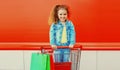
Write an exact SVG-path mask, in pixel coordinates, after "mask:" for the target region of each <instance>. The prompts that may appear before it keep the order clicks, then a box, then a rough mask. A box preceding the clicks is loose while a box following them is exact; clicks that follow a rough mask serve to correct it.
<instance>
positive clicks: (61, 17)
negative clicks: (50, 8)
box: [58, 9, 68, 22]
mask: <svg viewBox="0 0 120 70" xmlns="http://www.w3.org/2000/svg"><path fill="white" fill-rule="evenodd" d="M67 15H68V14H67V11H66V10H65V9H60V10H59V11H58V19H59V20H60V21H61V22H65V20H67Z"/></svg>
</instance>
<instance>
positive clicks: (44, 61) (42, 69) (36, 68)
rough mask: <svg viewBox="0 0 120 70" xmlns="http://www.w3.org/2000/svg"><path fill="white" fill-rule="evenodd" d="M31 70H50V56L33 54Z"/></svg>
mask: <svg viewBox="0 0 120 70" xmlns="http://www.w3.org/2000/svg"><path fill="white" fill-rule="evenodd" d="M30 70H50V56H49V55H48V54H40V53H32V56H31V66H30Z"/></svg>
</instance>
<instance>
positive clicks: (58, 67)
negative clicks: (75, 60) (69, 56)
mask: <svg viewBox="0 0 120 70" xmlns="http://www.w3.org/2000/svg"><path fill="white" fill-rule="evenodd" d="M54 66H55V70H71V62H62V63H54Z"/></svg>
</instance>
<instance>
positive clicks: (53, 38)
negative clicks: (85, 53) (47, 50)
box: [49, 20, 75, 46]
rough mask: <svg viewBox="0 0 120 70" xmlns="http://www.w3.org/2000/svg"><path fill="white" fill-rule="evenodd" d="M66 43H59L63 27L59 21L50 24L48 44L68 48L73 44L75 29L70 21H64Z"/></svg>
mask: <svg viewBox="0 0 120 70" xmlns="http://www.w3.org/2000/svg"><path fill="white" fill-rule="evenodd" d="M65 25H66V32H67V43H61V38H62V31H63V27H64V26H63V25H62V23H61V22H60V21H58V23H57V24H52V25H51V27H50V32H49V36H50V44H51V45H57V46H69V45H74V44H75V29H74V26H73V23H72V22H71V21H68V20H67V21H66V23H65Z"/></svg>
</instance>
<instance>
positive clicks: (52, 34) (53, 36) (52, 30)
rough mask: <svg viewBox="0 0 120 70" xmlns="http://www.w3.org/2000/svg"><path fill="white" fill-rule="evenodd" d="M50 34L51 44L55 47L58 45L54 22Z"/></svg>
mask: <svg viewBox="0 0 120 70" xmlns="http://www.w3.org/2000/svg"><path fill="white" fill-rule="evenodd" d="M49 35H50V45H51V46H52V47H53V48H55V47H56V45H55V25H54V24H52V25H51V27H50V32H49Z"/></svg>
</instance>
